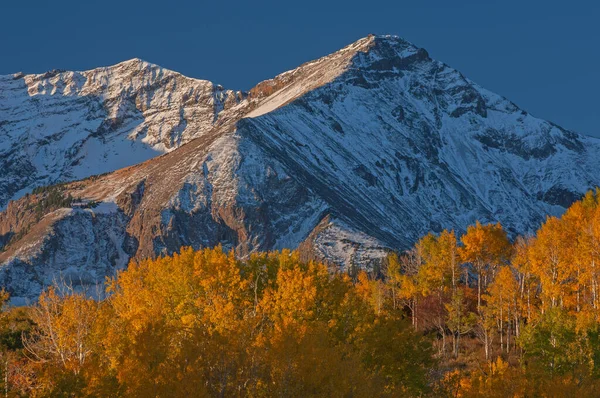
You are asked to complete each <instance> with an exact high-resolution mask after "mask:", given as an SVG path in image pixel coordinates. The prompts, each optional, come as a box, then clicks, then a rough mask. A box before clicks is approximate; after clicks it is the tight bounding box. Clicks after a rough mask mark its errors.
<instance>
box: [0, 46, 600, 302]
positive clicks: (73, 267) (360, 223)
mask: <svg viewBox="0 0 600 398" xmlns="http://www.w3.org/2000/svg"><path fill="white" fill-rule="evenodd" d="M599 166H600V140H598V139H595V138H591V137H587V136H583V135H579V134H577V133H574V132H571V131H568V130H565V129H562V128H561V127H559V126H557V125H555V124H553V123H550V122H547V121H544V120H540V119H537V118H535V117H533V116H532V115H530V114H528V113H527V112H526V111H524V110H522V109H519V108H518V107H517V106H516V105H515V104H513V103H511V102H510V101H508V100H507V99H505V98H503V97H501V96H499V95H497V94H494V93H492V92H490V91H487V90H486V89H484V88H482V87H480V86H479V85H477V84H476V83H474V82H472V81H471V80H469V79H468V78H466V77H465V76H463V75H462V74H461V73H460V72H459V71H457V70H455V69H452V68H451V67H449V66H448V65H445V64H444V63H442V62H439V61H436V60H433V59H431V58H430V57H429V55H428V53H427V52H426V51H425V50H424V49H421V48H418V47H416V46H414V45H413V44H411V43H409V42H407V41H405V40H403V39H401V38H398V37H391V36H368V37H366V38H363V39H361V40H359V41H357V42H355V43H353V44H351V45H349V46H347V47H345V48H343V49H341V50H339V51H337V52H335V53H333V54H331V55H328V56H325V57H323V58H320V59H318V60H315V61H311V62H308V63H306V64H304V65H302V66H300V67H298V68H297V69H294V70H291V71H288V72H285V73H283V74H281V75H279V76H277V77H275V78H273V79H272V80H268V81H264V82H262V83H259V84H258V85H257V86H256V87H254V88H253V89H251V90H250V91H249V92H247V93H246V92H240V91H233V90H226V89H224V88H222V87H221V86H218V85H215V84H213V83H211V82H208V81H202V80H196V79H191V78H187V77H184V76H182V75H180V74H178V73H175V72H172V71H168V70H165V69H163V68H160V67H159V66H156V65H152V64H149V63H146V62H144V61H141V60H137V59H135V60H131V61H127V62H123V63H121V64H118V65H115V66H112V67H105V68H98V69H94V70H91V71H86V72H66V71H52V72H48V73H45V74H42V75H23V74H15V75H9V76H1V77H0V168H1V170H2V172H1V173H0V208H1V209H2V210H3V212H2V213H0V248H1V249H2V252H1V253H0V264H1V265H0V266H1V268H0V284H2V285H3V286H6V287H7V288H8V289H9V290H10V291H11V294H12V297H13V300H16V301H19V300H22V301H23V300H26V299H32V298H34V297H37V296H38V295H39V293H40V291H41V290H42V289H43V288H44V286H47V285H49V284H52V283H53V282H54V281H55V280H59V279H66V280H68V281H69V282H70V283H73V284H75V285H80V284H81V285H86V286H89V285H95V284H98V283H102V282H103V281H104V278H105V277H106V276H109V275H113V274H114V273H115V271H116V270H117V269H120V268H123V267H125V266H126V264H127V263H128V261H129V260H130V259H132V258H133V259H139V258H144V257H152V256H156V255H160V254H166V253H173V252H174V251H178V250H179V248H180V247H182V246H192V247H194V248H200V247H210V246H215V245H218V244H221V245H222V246H223V247H224V248H226V249H235V251H236V253H237V254H238V255H239V256H246V255H248V254H249V253H251V252H253V251H257V250H261V251H265V250H272V249H283V248H290V249H296V248H299V249H300V250H301V253H302V255H303V256H306V257H310V258H319V259H324V260H327V261H329V262H330V263H331V264H337V265H339V266H341V267H351V266H352V267H353V266H361V267H367V268H370V267H376V266H377V264H379V262H380V261H381V259H382V258H383V257H384V256H385V255H386V253H387V252H388V251H390V250H400V249H405V248H408V247H410V246H411V245H412V244H413V243H414V242H415V241H416V240H417V239H418V238H419V237H420V236H422V235H423V234H425V233H427V232H428V231H431V230H433V231H440V230H442V229H444V228H448V229H455V230H456V231H464V230H465V229H466V227H467V225H469V224H472V223H474V222H475V221H476V220H479V221H481V222H482V223H484V222H496V221H500V222H501V223H502V225H503V226H504V227H505V228H506V229H507V230H508V231H509V233H510V234H511V235H512V236H515V235H516V234H525V233H528V232H532V231H533V230H535V229H536V228H537V227H539V225H540V224H541V223H542V221H543V220H544V219H545V217H546V215H559V214H562V212H563V211H564V210H565V208H566V207H568V206H569V205H570V204H571V203H572V202H573V201H575V200H576V199H578V198H580V197H581V195H582V194H583V193H585V192H586V191H587V190H589V189H590V188H593V187H594V186H596V185H600V174H598V173H597V170H598V168H599ZM48 186H49V187H48ZM40 187H45V188H40Z"/></svg>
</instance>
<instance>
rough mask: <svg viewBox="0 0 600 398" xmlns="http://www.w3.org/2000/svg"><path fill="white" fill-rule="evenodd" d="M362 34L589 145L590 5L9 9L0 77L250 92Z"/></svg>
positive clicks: (599, 12)
mask: <svg viewBox="0 0 600 398" xmlns="http://www.w3.org/2000/svg"><path fill="white" fill-rule="evenodd" d="M369 33H376V34H396V35H399V36H401V37H404V38H405V39H407V40H409V41H411V42H413V43H414V44H416V45H418V46H420V47H424V48H426V49H427V50H428V52H429V53H430V55H431V56H432V57H434V58H436V59H439V60H441V61H443V62H445V63H447V64H449V65H451V66H453V67H455V68H457V69H459V70H460V71H461V72H463V73H464V74H465V75H466V76H468V77H470V78H471V79H473V80H475V81H476V82H478V83H479V84H481V85H483V86H484V87H486V88H488V89H490V90H492V91H495V92H497V93H499V94H502V95H504V96H506V97H508V98H509V99H510V100H512V101H513V102H515V103H517V104H518V105H519V106H521V107H523V108H525V109H526V110H528V111H529V112H531V113H532V114H534V115H535V116H538V117H542V118H544V119H548V120H551V121H554V122H556V123H558V124H560V125H562V126H563V127H566V128H569V129H573V130H575V131H578V132H582V133H586V134H590V135H596V136H600V77H599V75H598V73H599V70H600V2H597V1H592V0H587V1H579V0H571V1H568V2H567V1H553V0H547V1H538V0H535V1H531V0H521V1H513V0H508V1H482V0H478V1H458V0H457V1H447V0H446V1H437V0H430V1H419V0H412V1H402V0H396V1H380V0H367V1H354V0H346V1H327V0H320V1H313V0H304V1H297V2H294V1H260V0H254V1H243V2H242V1H237V0H231V1H219V0H215V1H212V2H203V1H175V0H172V1H170V2H167V1H154V0H147V1H143V2H142V1H128V0H120V1H114V0H104V1H81V0H79V1H41V0H31V1H27V2H25V1H11V2H10V3H8V2H6V1H5V2H3V4H2V5H0V74H8V73H14V72H17V71H23V72H26V73H42V72H44V71H46V70H50V69H54V68H59V69H69V70H85V69H90V68H93V67H96V66H102V65H110V64H114V63H117V62H120V61H123V60H126V59H130V58H134V57H139V58H142V59H144V60H146V61H149V62H153V63H156V64H159V65H161V66H164V67H166V68H169V69H173V70H176V71H178V72H181V73H183V74H185V75H187V76H191V77H196V78H203V79H208V80H211V81H214V82H215V83H219V84H222V85H223V86H225V87H227V88H232V89H249V88H251V87H252V86H253V85H254V84H256V83H257V82H259V81H261V80H264V79H267V78H270V77H273V76H274V75H276V74H278V73H280V72H283V71H285V70H287V69H291V68H294V67H296V66H298V65H299V64H301V63H303V62H305V61H308V60H311V59H313V58H317V57H319V56H322V55H325V54H328V53H330V52H333V51H335V50H337V49H339V48H341V47H343V46H344V45H346V44H348V43H351V42H353V41H355V40H357V39H359V38H361V37H363V36H366V35H367V34H369Z"/></svg>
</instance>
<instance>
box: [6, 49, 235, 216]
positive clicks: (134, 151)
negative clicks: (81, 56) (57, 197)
mask: <svg viewBox="0 0 600 398" xmlns="http://www.w3.org/2000/svg"><path fill="white" fill-rule="evenodd" d="M242 99H243V94H242V93H240V92H233V91H231V90H224V89H223V88H222V87H220V86H216V85H213V84H212V83H211V82H208V81H204V80H196V79H190V78H187V77H185V76H182V75H180V74H179V73H175V72H172V71H169V70H166V69H163V68H161V67H159V66H156V65H152V64H149V63H147V62H144V61H142V60H139V59H133V60H130V61H127V62H123V63H120V64H118V65H115V66H112V67H105V68H98V69H94V70H90V71H87V72H65V71H57V70H55V71H51V72H47V73H44V74H41V75H23V74H22V73H17V74H14V75H9V76H0V168H1V169H2V175H1V177H0V209H2V208H4V207H5V206H6V204H7V202H8V201H9V200H10V199H17V198H19V197H21V196H23V195H24V194H25V193H27V192H31V190H32V189H33V188H35V187H38V186H44V185H50V184H54V183H57V182H62V181H72V180H76V179H81V178H85V177H89V176H91V175H94V174H100V173H105V172H109V171H114V170H117V169H120V168H122V167H126V166H131V165H133V164H137V163H140V162H143V161H145V160H148V159H151V158H153V157H155V156H157V155H160V154H163V153H166V152H169V151H171V150H173V149H175V148H178V147H179V146H180V145H182V144H184V143H186V142H188V141H190V140H192V139H194V138H196V137H200V136H202V134H203V133H205V132H206V131H207V130H208V129H210V128H211V127H212V126H213V125H214V124H215V123H216V121H217V120H218V118H219V114H220V113H221V112H222V111H223V110H224V109H225V108H227V107H229V106H231V105H234V104H236V103H237V102H239V101H241V100H242Z"/></svg>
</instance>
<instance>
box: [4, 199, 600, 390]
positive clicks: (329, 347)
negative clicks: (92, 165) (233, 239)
mask: <svg viewBox="0 0 600 398" xmlns="http://www.w3.org/2000/svg"><path fill="white" fill-rule="evenodd" d="M334 269H335V268H333V267H332V266H331V265H329V266H328V265H325V264H321V263H318V262H308V263H306V262H302V261H300V255H299V254H298V253H297V252H290V251H283V252H271V253H254V254H252V255H251V256H250V257H249V258H246V259H244V260H241V259H239V258H237V257H236V256H235V253H233V252H225V251H223V250H222V249H221V248H220V247H217V248H213V249H203V250H198V251H195V250H192V249H190V248H183V249H182V250H181V252H180V253H178V254H174V255H173V256H167V257H161V258H157V259H151V260H144V261H140V262H132V263H131V264H130V265H129V267H128V268H127V269H126V270H123V271H121V272H119V273H118V275H117V276H116V277H115V278H113V279H111V280H109V281H107V286H106V298H105V299H103V300H95V299H92V298H90V297H88V296H87V295H86V294H85V292H75V291H70V292H64V291H59V290H57V289H54V288H50V289H48V290H47V291H45V292H44V293H43V294H42V295H41V296H40V298H39V300H38V302H37V303H36V304H35V305H33V306H31V307H24V308H7V307H5V308H4V310H3V311H2V313H1V316H0V343H1V347H2V357H1V359H2V363H1V364H0V369H1V373H2V376H3V377H2V380H1V382H0V383H1V384H2V389H3V392H4V393H5V395H7V396H90V397H171V396H191V397H203V396H206V397H209V396H210V397H212V396H220V397H223V396H251V397H263V396H264V397H267V396H269V397H270V396H285V397H288V396H289V397H296V396H327V397H329V396H334V397H335V396H348V397H363V396H365V397H373V396H398V397H411V396H415V397H423V396H433V397H444V396H448V397H561V396H572V395H573V394H577V395H578V396H579V397H588V396H590V397H594V396H598V393H597V391H600V327H599V325H600V297H599V295H600V291H599V289H600V285H599V284H600V193H599V192H590V193H588V194H587V195H586V196H585V197H584V198H583V199H582V200H581V201H579V202H577V203H575V204H574V205H573V206H572V207H571V208H570V209H568V210H567V212H566V213H565V214H564V215H563V216H562V217H561V218H556V217H549V218H548V219H547V220H546V222H545V223H544V224H543V225H542V226H541V228H540V229H539V230H538V231H537V233H536V234H535V235H533V236H527V237H516V238H514V239H513V240H512V241H511V240H510V239H509V237H508V236H507V234H506V232H505V231H504V230H503V228H502V226H501V225H500V224H480V223H478V222H477V223H475V224H474V225H473V226H470V227H469V228H468V229H467V231H466V232H465V233H464V234H462V235H460V236H457V235H456V234H455V233H454V232H453V231H442V232H441V233H439V234H433V233H431V234H428V235H426V236H424V237H423V238H422V239H420V240H419V241H418V242H417V243H416V244H415V245H414V247H413V248H412V249H410V250H408V251H406V252H403V253H399V254H395V253H391V254H390V256H389V257H388V259H387V261H386V262H385V264H384V267H382V269H381V271H379V270H378V271H374V270H372V271H370V272H369V273H367V272H365V271H361V272H359V273H357V274H356V273H354V272H352V273H351V275H349V274H346V273H344V272H340V271H334ZM7 298H8V296H7V295H6V294H5V293H2V295H1V297H0V299H1V300H2V302H5V301H6V300H7Z"/></svg>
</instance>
